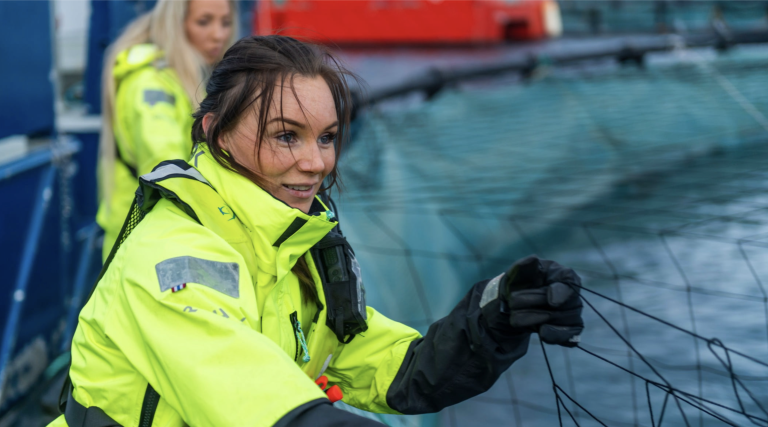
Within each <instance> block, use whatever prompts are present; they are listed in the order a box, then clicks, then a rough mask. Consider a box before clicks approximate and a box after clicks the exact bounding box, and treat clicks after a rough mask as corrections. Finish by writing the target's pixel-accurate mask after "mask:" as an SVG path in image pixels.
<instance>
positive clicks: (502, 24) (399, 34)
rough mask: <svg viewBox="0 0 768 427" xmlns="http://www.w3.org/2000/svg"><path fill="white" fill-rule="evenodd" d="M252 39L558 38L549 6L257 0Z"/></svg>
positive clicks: (555, 10) (485, 0)
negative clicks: (275, 36) (280, 36)
mask: <svg viewBox="0 0 768 427" xmlns="http://www.w3.org/2000/svg"><path fill="white" fill-rule="evenodd" d="M255 12H256V13H255V14H254V30H255V33H256V34H260V35H266V34H274V33H276V32H279V33H280V34H284V35H290V36H298V37H306V38H310V39H313V40H317V41H321V42H323V41H325V42H332V43H338V44H467V43H497V42H503V41H509V40H532V39H541V38H547V37H554V36H558V35H560V33H561V32H562V23H561V20H560V9H559V7H558V5H557V3H556V2H554V1H549V0H506V1H502V0H351V1H350V0H260V1H258V2H257V6H256V11H255Z"/></svg>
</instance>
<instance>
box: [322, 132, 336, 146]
mask: <svg viewBox="0 0 768 427" xmlns="http://www.w3.org/2000/svg"><path fill="white" fill-rule="evenodd" d="M319 142H320V143H321V144H333V143H334V142H336V135H330V134H327V135H323V136H321V137H320V140H319Z"/></svg>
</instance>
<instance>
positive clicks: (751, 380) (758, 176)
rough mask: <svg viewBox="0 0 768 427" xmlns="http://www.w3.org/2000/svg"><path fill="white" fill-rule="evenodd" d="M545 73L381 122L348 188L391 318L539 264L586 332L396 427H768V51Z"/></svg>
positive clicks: (395, 109) (448, 92)
mask: <svg viewBox="0 0 768 427" xmlns="http://www.w3.org/2000/svg"><path fill="white" fill-rule="evenodd" d="M647 59H648V60H647V62H646V66H645V68H643V69H639V68H636V67H619V66H617V65H614V64H613V63H609V62H592V63H585V64H583V65H580V66H578V67H570V68H567V69H566V68H562V69H538V70H537V71H536V72H535V73H534V74H533V76H532V78H531V79H530V80H529V81H517V80H516V79H515V78H504V79H498V80H495V81H491V80H489V81H485V82H481V83H473V84H471V85H469V84H467V85H461V86H459V87H455V88H451V89H445V90H444V91H442V92H440V93H438V94H437V95H436V96H435V97H434V98H432V99H431V100H429V101H424V102H417V103H413V102H410V103H400V104H397V103H394V104H390V105H381V106H379V107H376V108H373V109H369V110H368V111H366V112H364V114H363V115H362V116H361V117H360V118H359V120H358V123H357V125H358V126H359V129H358V130H357V132H356V134H355V137H354V141H353V144H352V145H351V146H350V147H349V149H348V150H347V152H346V153H345V154H344V157H343V158H342V174H343V176H344V180H345V185H346V188H345V192H344V193H342V194H341V195H340V196H336V197H337V199H338V201H339V210H340V217H341V220H342V224H343V227H344V231H345V233H346V234H347V235H348V238H349V240H350V242H351V243H352V245H353V247H354V248H355V250H356V252H357V254H358V257H359V259H360V263H361V266H362V270H363V276H364V280H365V283H366V289H367V296H368V303H369V305H371V306H373V307H375V308H376V309H378V310H379V311H381V312H382V313H384V314H385V315H387V316H389V317H391V318H394V319H396V320H398V321H402V322H405V323H407V324H409V325H411V326H413V327H415V328H417V329H419V330H420V331H421V332H422V333H424V332H425V331H426V329H427V327H428V325H429V324H430V323H432V322H433V321H435V320H436V319H439V318H440V317H442V316H444V315H446V314H447V313H448V312H449V311H450V310H451V309H452V307H453V305H454V304H455V303H456V302H457V301H458V300H459V299H460V298H461V297H462V296H463V295H464V294H465V293H466V291H467V290H468V289H469V288H470V287H471V286H472V285H473V284H474V283H475V282H477V281H479V280H481V279H484V278H490V277H493V276H495V275H497V274H499V273H500V272H502V271H504V270H505V269H506V268H508V267H509V265H511V263H513V262H514V261H515V260H516V259H519V258H521V257H524V256H526V255H529V254H532V253H535V254H538V255H539V256H542V257H545V258H549V259H554V260H556V261H558V262H560V263H561V264H564V265H567V266H570V267H572V268H574V269H575V270H576V271H577V272H578V273H579V274H580V275H581V276H582V278H583V285H584V290H583V291H582V295H583V298H584V302H585V308H584V318H585V322H586V330H585V332H584V334H583V335H582V342H581V344H580V346H579V347H577V348H574V349H563V348H560V347H554V346H546V345H545V346H542V345H541V344H540V342H539V341H538V339H537V338H536V337H535V336H534V337H533V339H532V341H531V346H530V348H529V351H528V354H527V355H526V356H525V357H524V358H523V359H521V360H519V361H518V362H516V363H515V364H514V365H513V366H512V368H511V369H510V370H509V371H508V372H507V373H505V374H504V375H503V376H502V378H501V379H500V380H499V381H498V383H497V384H496V385H495V386H494V387H493V388H492V389H491V390H490V391H488V392H487V393H485V394H483V395H480V396H478V397H476V398H474V399H471V400H469V401H467V402H464V403H461V404H459V405H456V406H455V407H452V408H448V409H446V410H444V411H443V412H442V413H440V414H438V415H437V416H432V417H429V416H422V417H384V418H383V419H384V420H385V421H386V422H387V423H389V424H390V425H440V426H451V427H453V426H469V425H472V426H485V425H488V426H498V425H505V426H559V425H564V426H648V427H659V426H670V427H672V426H721V425H733V426H768V90H767V89H768V73H766V72H765V70H766V69H768V48H766V47H760V46H757V47H751V48H739V49H735V50H732V51H730V52H728V53H726V54H723V55H717V54H715V53H714V52H711V51H708V50H700V51H679V52H673V53H669V54H663V55H656V56H650V57H648V58H647Z"/></svg>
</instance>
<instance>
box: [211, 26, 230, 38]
mask: <svg viewBox="0 0 768 427" xmlns="http://www.w3.org/2000/svg"><path fill="white" fill-rule="evenodd" d="M228 30H229V29H228V27H225V26H224V25H223V24H219V25H214V28H213V34H212V36H213V37H212V38H213V40H215V41H217V42H221V41H224V40H225V39H226V38H227V31H228Z"/></svg>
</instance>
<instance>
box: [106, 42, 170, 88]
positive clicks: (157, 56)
mask: <svg viewBox="0 0 768 427" xmlns="http://www.w3.org/2000/svg"><path fill="white" fill-rule="evenodd" d="M164 57H165V54H164V53H163V51H162V50H160V48H158V47H157V46H156V45H154V44H149V43H144V44H137V45H134V46H131V47H130V48H128V49H126V50H124V51H122V52H120V53H118V54H117V57H116V58H115V64H114V68H113V69H112V76H113V77H114V78H115V81H117V82H119V81H121V80H122V79H124V78H125V77H126V76H127V75H129V74H131V73H132V72H134V71H136V70H139V69H141V68H144V67H146V66H147V65H150V64H153V63H154V62H155V61H157V60H161V59H163V58H164Z"/></svg>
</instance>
